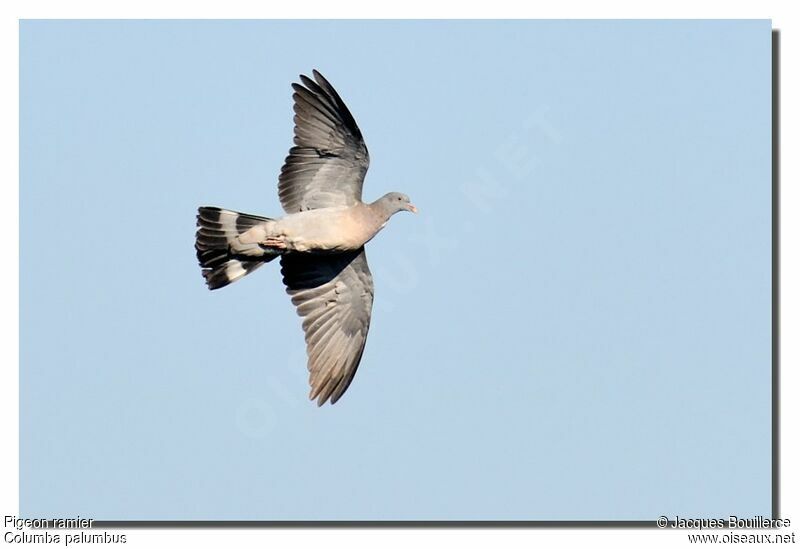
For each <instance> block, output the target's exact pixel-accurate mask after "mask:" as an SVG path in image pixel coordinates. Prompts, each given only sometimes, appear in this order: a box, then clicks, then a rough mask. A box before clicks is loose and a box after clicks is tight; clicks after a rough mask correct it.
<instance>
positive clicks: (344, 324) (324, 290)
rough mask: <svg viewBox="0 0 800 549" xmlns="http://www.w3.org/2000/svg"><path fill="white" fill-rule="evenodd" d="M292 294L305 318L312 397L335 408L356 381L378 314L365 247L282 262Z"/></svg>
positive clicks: (290, 257)
mask: <svg viewBox="0 0 800 549" xmlns="http://www.w3.org/2000/svg"><path fill="white" fill-rule="evenodd" d="M281 273H282V274H283V283H284V284H286V292H287V293H288V294H289V295H290V296H291V297H292V303H293V304H294V305H295V307H297V314H299V315H300V316H301V317H303V330H304V331H305V336H306V352H307V354H308V370H309V382H310V384H311V393H310V398H311V399H312V400H313V399H317V404H318V405H320V406H322V405H323V404H324V403H325V402H326V401H327V400H328V399H330V401H331V404H333V403H335V402H336V401H337V400H339V398H341V396H342V395H343V394H344V392H345V391H346V390H347V388H348V387H349V386H350V382H351V381H352V380H353V376H354V375H355V373H356V369H357V368H358V364H359V362H360V361H361V355H362V354H363V352H364V345H365V343H366V341H367V332H368V331H369V322H370V317H371V315H372V297H373V293H374V290H373V284H372V274H371V273H370V271H369V266H368V265H367V256H366V253H365V251H364V249H363V248H361V249H360V250H356V251H354V252H348V253H344V254H326V255H323V254H287V255H284V256H283V257H281Z"/></svg>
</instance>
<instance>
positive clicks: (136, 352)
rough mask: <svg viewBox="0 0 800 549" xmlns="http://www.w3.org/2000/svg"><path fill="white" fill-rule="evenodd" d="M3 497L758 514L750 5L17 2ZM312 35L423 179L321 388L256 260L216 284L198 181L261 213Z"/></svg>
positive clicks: (384, 143)
mask: <svg viewBox="0 0 800 549" xmlns="http://www.w3.org/2000/svg"><path fill="white" fill-rule="evenodd" d="M20 36H21V38H20V42H21V44H20V102H21V112H20V127H21V130H20V133H21V147H20V154H21V158H20V168H21V169H20V173H21V182H20V209H21V221H20V224H21V227H20V234H21V242H20V250H21V252H20V254H21V257H20V264H21V267H20V270H21V276H20V280H21V301H20V311H21V312H20V317H21V336H20V337H21V346H20V347H21V365H20V384H21V387H20V406H21V410H20V418H21V420H20V422H21V425H20V427H21V430H20V433H21V435H20V439H21V440H20V454H21V456H20V457H21V459H20V468H21V471H20V485H21V487H20V500H21V513H22V514H23V516H27V517H34V516H75V515H81V516H88V517H93V518H95V519H98V520H100V519H106V520H112V519H116V520H146V519H154V520H155V519H159V520H167V519H173V520H180V519H187V520H188V519H191V520H203V519H225V520H233V519H243V520H286V519H298V520H299V519H310V520H314V519H316V520H318V519H331V520H334V519H347V520H358V519H363V520H370V519H378V520H384V519H406V520H414V519H418V520H448V519H452V520H469V519H486V520H492V519H498V520H651V519H655V518H656V517H657V516H659V515H668V516H669V515H675V514H679V515H681V516H694V517H697V516H720V517H725V516H728V515H729V514H736V515H739V516H753V515H758V514H761V515H768V514H769V513H770V444H771V442H770V314H771V309H770V258H771V256H770V224H771V218H770V206H771V197H770V173H771V171H770V22H769V21H766V20H762V21H725V22H697V21H695V22H690V21H681V22H677V21H673V22H636V21H627V22H615V21H606V22H563V21H561V22H560V21H550V22H503V21H495V22H477V21H475V22H449V21H439V22H404V21H398V22H374V21H362V22H347V21H344V22H259V21H226V22H213V21H202V22H200V21H181V22H178V21H147V22H103V21H93V22H81V21H72V22H60V21H39V22H31V21H24V22H22V23H21V33H20ZM312 68H318V69H319V70H321V71H322V72H323V74H325V75H326V76H327V77H328V78H329V79H330V80H331V82H332V83H333V84H334V86H336V87H337V89H338V91H339V92H340V94H341V95H342V96H343V98H344V100H345V101H346V102H347V104H348V105H349V107H350V109H351V111H352V112H353V114H354V116H355V118H356V120H357V121H358V123H359V125H360V127H361V129H362V131H363V133H364V136H365V138H366V140H367V144H368V146H369V148H370V152H371V156H372V166H371V168H370V172H369V174H368V176H367V181H366V185H365V199H369V200H372V199H375V198H377V197H379V196H380V195H382V194H383V193H385V192H387V191H391V190H397V191H402V192H405V193H407V194H408V195H410V197H411V198H412V200H413V202H414V203H415V204H417V205H418V206H419V208H420V215H418V216H412V215H410V214H405V215H398V216H396V217H395V218H393V219H392V221H391V222H390V224H389V225H388V226H387V228H386V229H385V230H384V231H383V232H382V233H381V234H379V235H378V237H377V238H376V239H375V240H373V241H372V242H371V243H370V244H369V245H368V253H369V260H370V265H371V268H372V272H373V275H374V278H375V284H376V300H375V311H374V315H373V322H372V331H371V333H370V336H369V340H368V344H367V348H366V352H365V354H364V357H363V361H362V364H361V367H360V369H359V372H358V374H357V376H356V378H355V380H354V382H353V384H352V385H351V387H350V389H349V391H348V392H347V394H346V395H345V396H344V398H343V399H342V400H341V401H340V402H339V403H338V404H337V405H335V406H333V407H327V406H326V407H324V408H321V409H320V408H317V407H316V405H314V404H313V403H311V402H309V401H307V400H306V396H307V390H308V389H307V373H306V370H305V357H304V344H303V335H302V332H301V329H300V319H299V318H298V317H297V316H296V315H295V312H294V309H293V307H292V306H291V304H290V302H289V299H288V297H287V296H286V295H285V293H284V290H283V287H282V285H281V283H280V275H279V272H278V268H277V267H278V266H277V265H269V266H267V267H264V268H263V269H261V270H259V271H258V272H257V273H255V274H254V275H252V276H250V277H248V278H247V279H245V280H243V281H241V282H238V283H236V284H234V285H233V286H231V287H229V288H225V289H223V290H220V291H218V292H214V293H211V292H209V291H207V290H206V289H205V287H204V285H203V280H202V277H201V276H200V270H199V267H198V266H197V264H196V260H195V256H194V250H193V235H194V214H195V209H196V207H197V206H199V205H202V204H207V205H218V206H223V207H227V208H232V209H238V210H243V211H248V212H252V213H257V214H263V215H273V216H274V215H277V214H279V213H280V207H279V203H278V200H277V196H276V181H277V174H278V172H279V169H280V167H281V164H282V162H283V159H284V157H285V155H286V153H287V151H288V148H289V146H290V144H291V134H292V129H291V128H292V121H291V89H290V87H289V84H290V83H291V82H292V81H294V80H295V79H296V78H297V74H298V73H300V72H310V71H311V69H312Z"/></svg>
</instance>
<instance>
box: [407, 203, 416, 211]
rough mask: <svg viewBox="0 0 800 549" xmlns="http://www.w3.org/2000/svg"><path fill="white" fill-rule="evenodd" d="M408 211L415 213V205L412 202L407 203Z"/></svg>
mask: <svg viewBox="0 0 800 549" xmlns="http://www.w3.org/2000/svg"><path fill="white" fill-rule="evenodd" d="M408 211H409V212H414V213H417V207H416V206H414V205H413V204H409V205H408Z"/></svg>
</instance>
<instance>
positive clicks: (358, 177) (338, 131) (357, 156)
mask: <svg viewBox="0 0 800 549" xmlns="http://www.w3.org/2000/svg"><path fill="white" fill-rule="evenodd" d="M313 74H314V79H315V80H316V82H315V81H314V80H311V79H310V78H308V77H307V76H305V75H301V76H300V79H301V80H302V82H303V85H300V84H292V88H294V91H295V93H294V94H293V95H292V97H293V99H294V112H295V116H294V123H295V126H294V144H295V146H294V147H292V148H291V149H290V150H289V156H287V157H286V162H285V163H284V165H283V168H281V175H280V178H279V180H278V197H279V198H280V200H281V205H282V206H283V209H284V210H286V212H287V213H295V212H300V211H304V210H313V209H317V208H327V207H331V206H352V205H353V204H355V203H356V202H359V201H360V200H361V188H362V186H363V184H364V176H365V175H366V173H367V168H368V167H369V152H368V151H367V146H366V145H365V144H364V139H363V137H362V136H361V130H359V129H358V126H357V125H356V121H355V120H354V119H353V115H352V114H350V111H349V110H347V107H346V106H345V104H344V101H342V98H341V97H339V94H338V93H336V90H334V89H333V86H331V85H330V83H329V82H328V81H327V80H325V78H324V77H323V76H322V75H321V74H320V73H318V72H317V71H314V73H313Z"/></svg>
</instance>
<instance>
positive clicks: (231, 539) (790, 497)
mask: <svg viewBox="0 0 800 549" xmlns="http://www.w3.org/2000/svg"><path fill="white" fill-rule="evenodd" d="M793 4H796V2H794V3H793V2H792V1H791V0H786V1H762V2H759V3H757V4H756V3H754V2H743V1H729V2H724V1H718V2H711V1H700V0H690V1H687V0H673V1H671V2H660V3H659V4H658V5H656V3H655V2H649V3H645V2H637V1H614V0H606V1H605V2H592V1H590V0H584V1H568V0H562V1H560V2H558V3H557V5H556V3H552V5H549V6H536V5H528V6H523V5H521V3H519V2H515V1H512V0H495V1H493V2H485V1H484V2H475V1H474V0H470V1H462V2H456V1H454V0H452V1H445V2H438V3H437V4H434V3H433V2H431V1H430V0H406V1H405V2H403V4H402V7H401V8H399V9H398V8H395V9H389V8H387V7H385V6H381V5H380V4H379V3H378V2H366V1H355V0H337V1H336V2H331V1H321V0H304V1H303V2H292V3H286V4H284V5H267V4H266V3H262V2H256V1H246V0H226V1H225V2H211V1H208V0H201V1H195V2H192V1H189V0H184V1H171V2H167V1H165V0H138V1H137V2H114V3H112V2H103V1H102V0H71V1H70V2H63V1H61V2H59V1H57V0H48V1H37V2H33V1H31V2H22V1H16V0H13V1H10V2H9V1H6V2H3V3H2V4H0V15H2V17H1V18H0V43H1V44H2V48H0V69H1V70H2V75H3V77H4V78H3V80H2V82H3V84H2V86H0V96H1V99H2V100H1V101H0V139H1V140H2V142H1V144H2V146H1V147H0V166H1V167H2V179H1V180H0V181H2V183H0V193H1V194H0V199H1V201H0V203H1V204H3V205H5V206H6V208H5V212H4V214H3V215H2V216H0V223H1V224H2V226H1V227H0V228H1V229H2V232H1V233H0V234H2V235H3V236H4V239H3V241H4V244H5V246H7V247H10V250H7V251H6V253H4V254H3V256H4V257H6V258H8V257H16V258H18V257H19V255H18V245H19V232H18V231H19V210H18V204H19V192H18V181H19V171H18V158H19V142H18V136H19V126H18V123H19V118H18V104H19V103H18V99H19V97H18V90H19V66H18V59H19V35H18V28H19V27H18V19H19V18H54V19H55V18H148V19H155V18H201V19H205V18H209V19H214V18H225V19H231V18H315V19H317V18H320V19H321V18H542V19H556V18H581V19H590V18H600V19H607V18H626V19H628V18H758V19H772V20H773V28H775V29H779V30H780V31H781V88H782V89H781V99H782V101H781V103H782V104H781V130H782V137H781V145H782V150H783V151H784V154H782V156H781V170H782V174H781V182H782V192H781V222H782V227H781V262H782V265H781V271H782V272H781V282H782V288H781V290H782V296H781V328H782V342H781V344H782V357H781V364H782V368H781V390H782V394H783V395H785V397H784V398H782V400H781V405H782V410H781V414H782V418H781V427H782V433H781V442H782V448H781V449H782V458H781V463H782V482H781V484H782V491H781V494H782V504H781V511H782V513H781V514H782V515H783V516H784V517H789V518H791V519H796V521H797V522H796V523H795V524H794V525H793V527H792V528H790V529H789V531H795V532H797V531H800V528H798V526H797V525H798V524H800V514H798V513H796V511H798V509H800V507H798V499H797V486H798V482H797V481H798V475H797V472H796V471H797V469H798V468H797V466H796V464H797V463H800V455H798V448H797V436H796V433H795V432H796V431H797V427H796V425H797V421H796V420H797V409H798V406H797V404H796V402H793V398H792V397H793V396H794V394H796V390H797V387H798V383H797V381H798V375H800V374H798V369H797V365H798V364H800V340H799V339H798V338H797V334H798V333H800V319H799V318H798V305H799V304H800V301H799V300H800V296H798V289H797V288H798V284H797V282H796V281H798V280H800V246H798V245H797V236H798V228H799V227H800V217H799V216H797V215H795V214H796V212H798V198H800V197H799V196H798V182H800V178H799V177H798V175H800V174H798V162H797V158H798V155H797V152H796V151H800V142H798V109H797V98H800V89H798V88H799V87H800V86H798V71H799V70H800V55H798V53H799V49H800V39H798V35H799V34H800V19H798V17H797V16H796V10H794V9H792V8H793V7H794V6H793ZM792 98H794V99H792ZM787 151H794V152H795V153H794V154H789V153H788V152H787ZM18 273H19V263H18V259H17V260H16V261H15V262H14V265H13V266H12V265H10V264H8V265H6V268H5V269H3V270H2V271H0V277H2V280H0V288H2V294H1V295H2V301H0V304H2V307H1V308H0V322H1V323H2V324H0V352H2V354H1V355H0V357H2V363H0V364H2V368H3V371H2V378H1V379H2V383H0V411H2V420H1V421H0V425H2V432H1V434H2V438H1V439H0V440H2V448H3V449H2V453H0V471H1V472H2V473H0V514H2V515H5V514H16V512H17V509H18V499H17V498H18V496H17V494H18V464H19V463H18V456H19V452H18V450H19V448H18V435H19V432H18V404H19V400H18V382H19V378H18V364H19V347H18V345H19V331H18V329H19V325H18V322H19V314H18V312H19V293H18V288H19V286H18V282H19V280H18ZM54 276H57V273H56V272H55V271H54ZM793 464H794V465H793ZM342 497H346V494H342ZM3 532H5V529H3ZM118 532H123V531H122V530H119V531H118ZM124 532H125V533H126V534H127V536H128V542H127V544H126V545H132V546H138V547H159V546H165V547H170V546H174V545H175V544H176V543H180V544H181V545H182V544H184V543H186V544H189V543H191V544H192V546H196V547H200V548H203V547H218V546H219V545H220V544H233V545H235V546H237V547H264V546H269V545H274V546H277V547H305V546H311V545H313V546H316V547H318V546H325V547H334V548H335V547H347V548H348V549H351V548H354V547H373V546H376V545H380V546H388V547H406V546H408V545H417V544H423V545H426V546H427V545H434V544H435V545H436V546H449V545H456V546H458V547H465V548H470V547H484V546H486V545H487V544H488V543H491V544H495V543H499V544H502V546H503V547H511V548H514V547H520V548H522V547H524V548H526V549H529V548H530V547H532V546H533V545H532V544H534V543H535V544H544V546H545V547H551V546H552V547H563V546H572V545H573V544H581V545H583V544H587V543H591V544H592V545H595V544H599V545H601V546H603V545H609V546H611V545H613V546H619V547H641V546H648V547H650V546H652V547H665V546H672V545H674V544H684V545H685V544H688V541H687V540H686V537H685V534H683V533H674V532H659V531H655V530H631V529H627V530H611V529H602V530H596V529H573V530H563V529H526V530H519V529H515V530H486V529H469V530H464V529H437V530H431V529H402V530H398V529H378V530H366V529H360V530H345V529H304V530H295V529H258V530H253V529H243V530H211V529H194V530H188V529H181V530H164V529H158V530H155V529H134V530H127V531H124ZM268 544H269V545H268Z"/></svg>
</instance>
